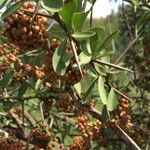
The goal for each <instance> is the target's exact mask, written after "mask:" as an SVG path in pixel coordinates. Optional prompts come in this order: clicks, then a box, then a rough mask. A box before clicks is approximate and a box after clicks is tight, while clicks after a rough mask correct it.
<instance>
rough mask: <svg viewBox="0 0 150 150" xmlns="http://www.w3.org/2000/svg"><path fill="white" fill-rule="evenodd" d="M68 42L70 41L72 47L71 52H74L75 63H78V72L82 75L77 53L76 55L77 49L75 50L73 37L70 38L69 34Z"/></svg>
mask: <svg viewBox="0 0 150 150" xmlns="http://www.w3.org/2000/svg"><path fill="white" fill-rule="evenodd" d="M69 42H70V46H71V49H72V51H73V53H74V57H75V60H76V63H77V65H78V68H79V71H80V74H81V76H82V77H83V73H82V69H81V66H80V64H79V57H78V55H77V50H76V47H75V44H74V41H73V39H72V37H71V36H69Z"/></svg>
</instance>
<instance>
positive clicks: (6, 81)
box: [2, 71, 12, 89]
mask: <svg viewBox="0 0 150 150" xmlns="http://www.w3.org/2000/svg"><path fill="white" fill-rule="evenodd" d="M11 81H12V72H11V71H6V72H5V74H4V76H3V80H2V87H3V89H4V88H7V87H8V86H9V84H10V83H11Z"/></svg>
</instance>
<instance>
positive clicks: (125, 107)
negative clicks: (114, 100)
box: [108, 98, 142, 144]
mask: <svg viewBox="0 0 150 150" xmlns="http://www.w3.org/2000/svg"><path fill="white" fill-rule="evenodd" d="M119 103H120V104H119V106H118V107H117V108H116V109H115V110H114V117H113V118H111V119H110V120H108V125H109V126H110V127H111V128H112V130H114V131H115V132H116V134H120V132H119V131H118V128H117V127H116V124H117V125H118V126H119V127H120V128H121V129H122V130H123V131H125V132H126V133H127V134H128V135H129V136H130V137H131V138H132V139H133V140H134V141H135V142H136V143H137V144H141V143H142V138H141V135H140V133H139V132H137V130H136V128H135V127H134V126H133V124H132V123H131V116H130V115H129V100H127V99H125V98H119Z"/></svg>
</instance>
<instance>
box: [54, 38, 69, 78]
mask: <svg viewBox="0 0 150 150" xmlns="http://www.w3.org/2000/svg"><path fill="white" fill-rule="evenodd" d="M66 44H67V40H64V41H63V42H62V44H61V45H60V46H59V47H58V48H57V49H56V50H55V53H54V55H53V58H52V63H53V68H54V71H55V72H56V73H57V74H58V75H61V76H62V75H64V74H65V72H66V67H67V66H66V63H65V62H64V61H63V60H64V55H65V53H66ZM70 59H71V58H70ZM67 61H68V59H67ZM67 64H68V63H67Z"/></svg>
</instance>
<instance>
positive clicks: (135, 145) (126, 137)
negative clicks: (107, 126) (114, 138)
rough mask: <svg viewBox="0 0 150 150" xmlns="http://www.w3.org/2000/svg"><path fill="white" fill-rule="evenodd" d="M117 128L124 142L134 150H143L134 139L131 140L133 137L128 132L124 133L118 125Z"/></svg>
mask: <svg viewBox="0 0 150 150" xmlns="http://www.w3.org/2000/svg"><path fill="white" fill-rule="evenodd" d="M115 126H116V127H117V129H118V130H119V131H120V133H121V134H119V135H120V137H122V138H123V140H124V141H126V142H127V143H129V144H130V145H131V146H132V147H133V149H134V150H141V148H140V147H139V146H138V145H137V144H136V143H135V142H134V141H133V139H131V137H130V136H129V135H128V134H127V133H126V132H124V131H123V130H122V129H121V128H120V127H119V126H118V125H117V124H115Z"/></svg>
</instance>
